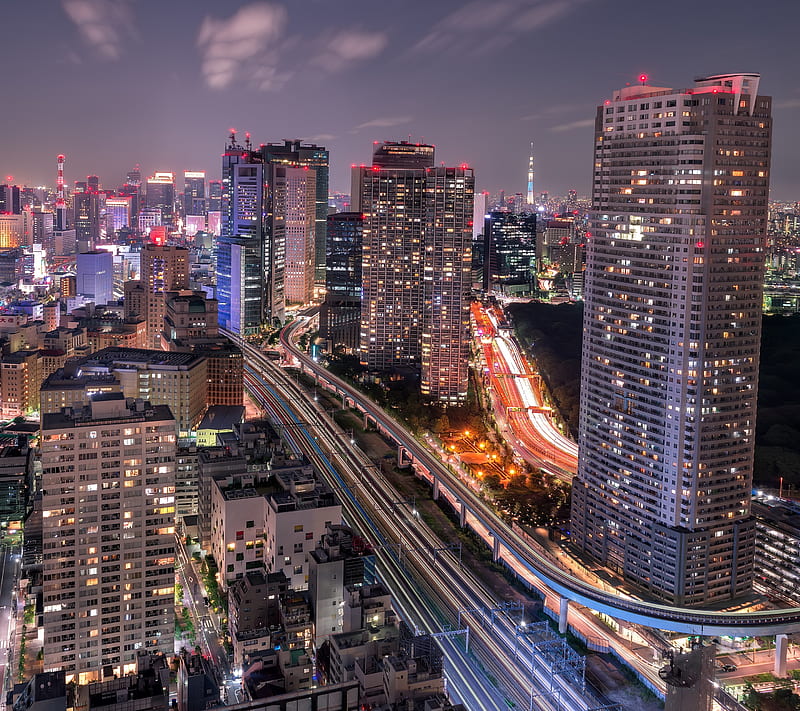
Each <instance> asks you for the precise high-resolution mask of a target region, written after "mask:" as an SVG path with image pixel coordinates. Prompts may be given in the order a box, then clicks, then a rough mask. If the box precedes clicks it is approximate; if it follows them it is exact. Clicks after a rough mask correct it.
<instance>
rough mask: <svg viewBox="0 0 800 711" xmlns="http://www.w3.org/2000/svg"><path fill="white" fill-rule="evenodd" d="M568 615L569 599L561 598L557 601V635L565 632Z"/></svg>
mask: <svg viewBox="0 0 800 711" xmlns="http://www.w3.org/2000/svg"><path fill="white" fill-rule="evenodd" d="M568 615H569V598H566V597H562V598H559V600H558V633H559V634H564V633H566V631H567V617H568Z"/></svg>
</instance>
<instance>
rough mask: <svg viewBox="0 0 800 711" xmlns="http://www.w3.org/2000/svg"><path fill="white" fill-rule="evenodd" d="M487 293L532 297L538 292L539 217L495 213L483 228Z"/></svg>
mask: <svg viewBox="0 0 800 711" xmlns="http://www.w3.org/2000/svg"><path fill="white" fill-rule="evenodd" d="M483 241H484V264H483V269H484V271H483V289H484V291H487V292H488V291H498V292H500V293H501V294H504V295H505V296H530V295H531V294H533V293H534V291H535V289H536V215H527V214H523V215H515V214H513V213H511V212H491V213H489V214H488V215H486V217H485V220H484V227H483Z"/></svg>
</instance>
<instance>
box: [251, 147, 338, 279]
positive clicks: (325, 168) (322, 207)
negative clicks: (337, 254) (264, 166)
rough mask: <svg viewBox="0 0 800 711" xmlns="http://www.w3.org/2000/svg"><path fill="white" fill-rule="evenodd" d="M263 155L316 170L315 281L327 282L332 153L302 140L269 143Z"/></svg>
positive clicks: (273, 159)
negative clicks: (326, 249)
mask: <svg viewBox="0 0 800 711" xmlns="http://www.w3.org/2000/svg"><path fill="white" fill-rule="evenodd" d="M261 154H262V155H263V157H264V161H265V162H268V163H275V164H279V163H280V164H284V165H292V166H299V167H306V168H309V169H310V170H313V171H314V188H315V189H314V194H315V198H314V203H315V207H314V257H313V259H314V275H315V276H314V283H315V284H324V283H325V240H326V232H327V219H328V183H329V178H328V175H329V154H328V149H327V148H325V147H324V146H318V145H316V144H314V143H302V142H301V141H299V140H293V141H284V142H283V143H267V144H266V145H264V146H261Z"/></svg>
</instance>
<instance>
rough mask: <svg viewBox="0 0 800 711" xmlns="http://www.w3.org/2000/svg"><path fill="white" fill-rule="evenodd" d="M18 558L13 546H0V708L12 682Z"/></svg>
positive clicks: (3, 705) (4, 701)
mask: <svg viewBox="0 0 800 711" xmlns="http://www.w3.org/2000/svg"><path fill="white" fill-rule="evenodd" d="M20 560H21V556H20V555H19V552H18V551H17V549H16V548H15V547H11V546H7V545H5V544H3V545H2V546H0V690H2V693H1V694H0V708H5V705H6V694H5V692H6V690H7V688H10V686H11V685H13V683H14V679H13V670H12V673H11V674H9V668H8V656H9V654H8V650H9V644H10V641H11V637H12V634H13V630H14V621H15V618H16V614H15V610H14V604H15V602H14V585H15V584H16V580H17V573H18V572H19V565H20ZM9 676H10V677H11V678H9Z"/></svg>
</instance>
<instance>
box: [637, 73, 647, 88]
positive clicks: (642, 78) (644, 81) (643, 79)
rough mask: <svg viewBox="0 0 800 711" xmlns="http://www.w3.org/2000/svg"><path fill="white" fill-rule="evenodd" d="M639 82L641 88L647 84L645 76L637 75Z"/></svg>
mask: <svg viewBox="0 0 800 711" xmlns="http://www.w3.org/2000/svg"><path fill="white" fill-rule="evenodd" d="M639 81H640V82H642V86H644V85H645V84H647V74H640V75H639Z"/></svg>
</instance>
